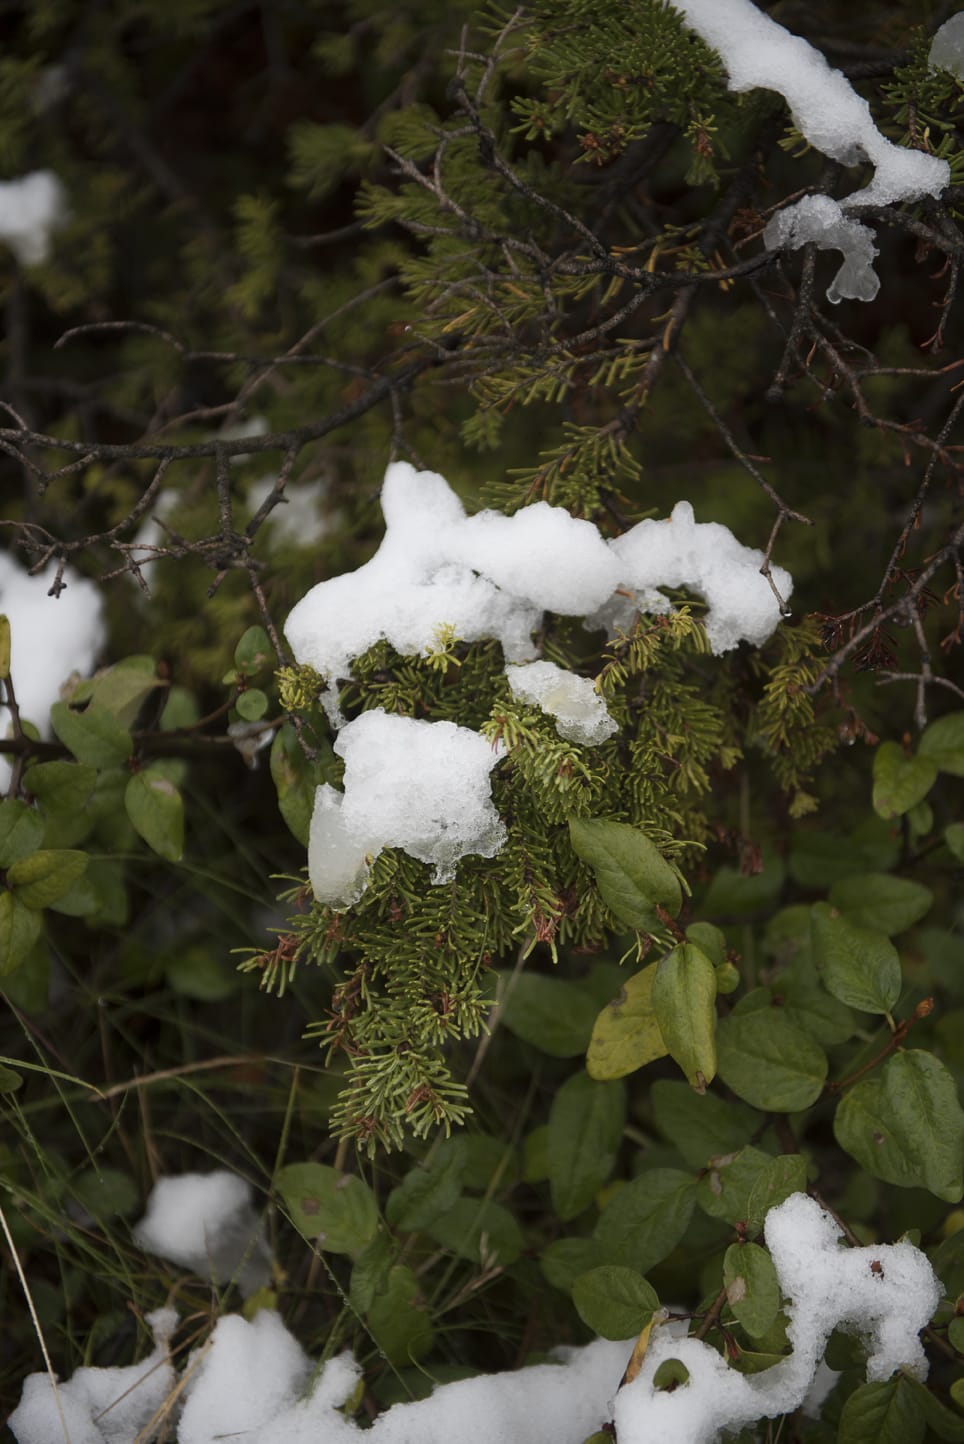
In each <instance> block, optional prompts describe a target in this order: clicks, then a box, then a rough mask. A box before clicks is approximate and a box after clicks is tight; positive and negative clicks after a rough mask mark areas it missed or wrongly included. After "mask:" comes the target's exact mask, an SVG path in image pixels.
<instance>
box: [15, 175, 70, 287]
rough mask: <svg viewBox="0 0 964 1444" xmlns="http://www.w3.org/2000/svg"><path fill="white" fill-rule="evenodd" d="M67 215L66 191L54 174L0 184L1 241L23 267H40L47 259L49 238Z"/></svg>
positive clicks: (26, 176) (27, 177)
mask: <svg viewBox="0 0 964 1444" xmlns="http://www.w3.org/2000/svg"><path fill="white" fill-rule="evenodd" d="M66 216H67V200H66V192H65V191H64V188H63V185H62V184H61V182H60V181H59V180H58V178H57V177H56V176H55V175H54V173H53V171H50V170H35V171H31V173H30V175H25V176H21V177H20V178H19V180H12V181H0V241H5V242H6V244H7V245H8V246H9V247H10V249H11V251H13V253H14V255H15V256H16V258H17V260H18V261H19V262H20V264H21V265H22V266H39V265H40V264H41V262H43V261H45V260H46V259H47V257H48V255H49V254H50V238H51V235H52V234H53V232H54V231H55V230H56V228H57V227H58V226H59V225H61V224H62V223H63V221H64V220H65V219H66Z"/></svg>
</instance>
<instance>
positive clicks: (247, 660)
mask: <svg viewBox="0 0 964 1444" xmlns="http://www.w3.org/2000/svg"><path fill="white" fill-rule="evenodd" d="M274 660H275V654H274V648H273V647H272V645H271V638H270V637H269V636H268V634H267V632H266V631H265V629H264V627H258V626H255V627H249V628H248V630H247V631H246V632H244V633H243V635H242V636H241V639H240V641H239V642H238V645H237V646H236V647H235V649H234V665H235V667H237V669H238V671H239V672H241V673H243V674H244V676H245V677H254V676H256V675H257V673H258V672H263V671H264V670H265V669H266V668H268V667H270V666H272V665H273V663H274Z"/></svg>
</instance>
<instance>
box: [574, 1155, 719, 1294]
mask: <svg viewBox="0 0 964 1444" xmlns="http://www.w3.org/2000/svg"><path fill="white" fill-rule="evenodd" d="M695 1202H696V1189H695V1186H694V1183H693V1180H692V1178H690V1176H689V1174H688V1173H681V1172H680V1171H679V1170H678V1169H675V1168H651V1169H649V1170H648V1172H646V1173H641V1174H639V1176H638V1177H637V1178H634V1179H632V1180H631V1182H629V1183H626V1184H624V1185H623V1187H622V1188H620V1189H619V1191H618V1192H617V1193H615V1194H614V1195H613V1197H612V1198H611V1199H610V1201H609V1202H608V1203H607V1204H606V1207H605V1208H604V1209H603V1211H602V1213H601V1214H600V1215H599V1218H598V1220H597V1222H596V1227H595V1229H594V1230H593V1237H594V1238H596V1239H597V1240H598V1242H599V1243H600V1244H602V1246H603V1248H604V1249H605V1251H606V1255H607V1258H606V1262H609V1263H620V1264H625V1265H626V1266H627V1267H628V1268H636V1269H638V1270H639V1272H640V1273H644V1274H645V1273H649V1270H650V1269H651V1268H654V1267H655V1265H656V1264H658V1263H661V1262H662V1261H663V1259H664V1258H666V1257H667V1255H668V1254H670V1253H672V1251H673V1249H674V1248H675V1247H676V1245H677V1244H678V1243H679V1242H680V1240H681V1239H682V1238H683V1236H684V1235H685V1233H686V1230H687V1228H688V1227H689V1222H690V1218H691V1217H692V1214H693V1207H694V1205H695Z"/></svg>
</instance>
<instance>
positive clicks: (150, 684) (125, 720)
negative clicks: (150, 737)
mask: <svg viewBox="0 0 964 1444" xmlns="http://www.w3.org/2000/svg"><path fill="white" fill-rule="evenodd" d="M164 685H165V684H164V682H163V681H162V680H161V679H160V678H159V677H158V675H157V663H156V662H155V661H154V658H153V657H145V656H135V657H124V658H123V659H122V660H121V661H120V662H116V663H115V664H114V666H113V667H106V668H105V669H104V671H102V672H98V673H97V675H96V677H91V678H90V679H89V680H88V681H86V682H80V683H79V684H78V685H77V686H76V687H75V688H74V690H73V693H72V694H71V698H70V700H71V703H72V704H74V705H76V704H77V703H78V702H96V703H97V704H98V706H100V707H104V708H106V710H107V711H108V712H110V713H111V715H112V716H114V717H116V718H117V720H118V722H120V723H122V724H123V726H125V727H129V726H130V725H131V723H132V722H133V721H134V719H135V717H136V716H137V714H138V712H139V711H140V710H141V707H142V706H143V704H144V701H145V700H146V698H148V697H149V696H150V694H151V693H152V692H153V691H154V690H155V689H156V688H157V687H163V686H164Z"/></svg>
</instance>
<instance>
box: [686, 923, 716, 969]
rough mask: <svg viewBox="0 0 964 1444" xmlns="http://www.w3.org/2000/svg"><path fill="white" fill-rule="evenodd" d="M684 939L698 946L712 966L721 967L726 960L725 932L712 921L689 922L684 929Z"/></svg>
mask: <svg viewBox="0 0 964 1444" xmlns="http://www.w3.org/2000/svg"><path fill="white" fill-rule="evenodd" d="M686 941H687V942H688V943H693V944H695V946H696V947H698V948H700V949H701V950H702V951H703V952H704V953H705V954H706V956H707V957H708V958H709V960H710V962H711V963H712V964H713V966H714V968H722V967H723V965H724V963H725V962H726V933H724V932H723V930H722V928H718V927H715V926H714V924H713V923H690V925H689V927H688V928H687V929H686Z"/></svg>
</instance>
